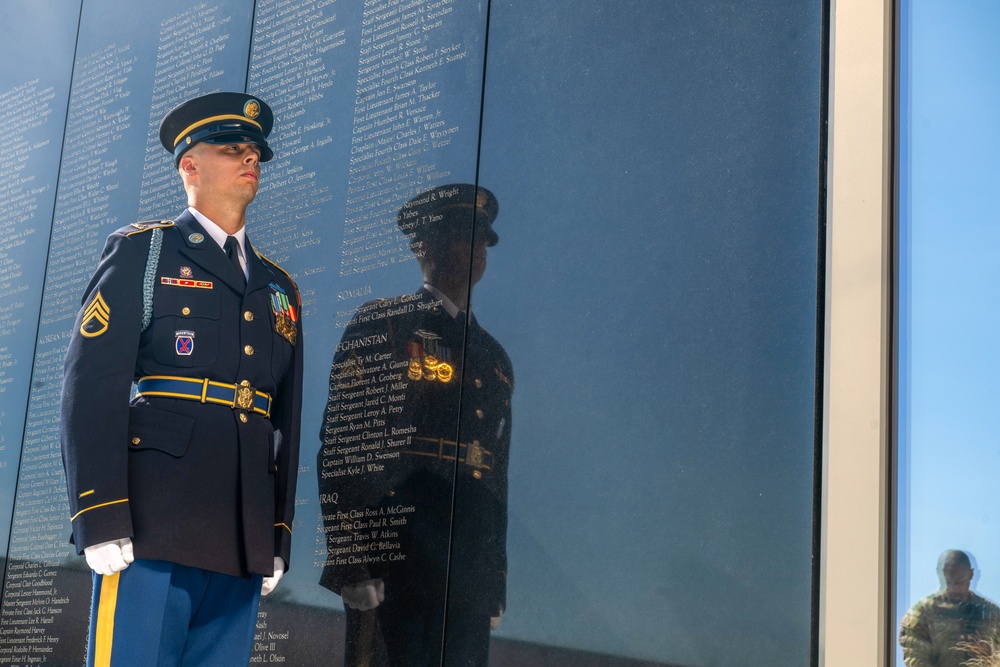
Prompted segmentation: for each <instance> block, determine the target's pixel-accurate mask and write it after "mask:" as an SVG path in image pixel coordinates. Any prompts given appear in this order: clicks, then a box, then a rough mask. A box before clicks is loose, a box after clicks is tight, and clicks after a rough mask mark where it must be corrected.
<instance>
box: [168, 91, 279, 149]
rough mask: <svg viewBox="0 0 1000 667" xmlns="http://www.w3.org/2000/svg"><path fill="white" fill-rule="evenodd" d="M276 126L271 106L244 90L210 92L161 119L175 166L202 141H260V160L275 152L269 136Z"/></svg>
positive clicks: (231, 142) (214, 142) (238, 142)
mask: <svg viewBox="0 0 1000 667" xmlns="http://www.w3.org/2000/svg"><path fill="white" fill-rule="evenodd" d="M273 125H274V114H273V113H271V107H269V106H267V104H266V103H264V101H263V100H261V99H260V98H258V97H254V96H253V95H246V94H244V93H209V94H208V95H202V96H201V97H196V98H194V99H193V100H188V101H187V102H184V103H183V104H180V105H178V106H177V107H174V109H173V110H171V111H170V112H169V113H168V114H167V115H166V116H164V117H163V120H162V121H160V143H161V144H163V147H164V148H166V149H167V150H168V151H170V152H171V153H173V155H174V166H177V165H178V164H180V161H181V157H182V156H183V155H184V152H185V151H187V150H188V149H189V148H191V147H192V146H194V145H195V144H197V143H199V142H205V143H208V144H242V143H247V144H257V145H258V146H259V147H260V161H261V162H267V161H268V160H270V159H271V158H272V157H274V153H273V152H272V151H271V148H270V146H268V145H267V136H268V135H269V134H270V133H271V127H272V126H273Z"/></svg>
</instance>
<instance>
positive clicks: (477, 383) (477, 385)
mask: <svg viewBox="0 0 1000 667" xmlns="http://www.w3.org/2000/svg"><path fill="white" fill-rule="evenodd" d="M482 388H483V381H482V380H480V379H479V378H476V389H482Z"/></svg>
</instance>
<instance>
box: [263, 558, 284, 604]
mask: <svg viewBox="0 0 1000 667" xmlns="http://www.w3.org/2000/svg"><path fill="white" fill-rule="evenodd" d="M283 576H285V561H284V560H283V559H282V558H281V556H275V557H274V574H272V575H271V576H270V577H264V581H263V582H262V583H261V585H260V594H261V595H267V594H268V593H270V592H271V591H273V590H274V587H275V586H277V585H278V582H279V581H281V578H282V577H283Z"/></svg>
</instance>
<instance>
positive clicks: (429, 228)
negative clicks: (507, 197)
mask: <svg viewBox="0 0 1000 667" xmlns="http://www.w3.org/2000/svg"><path fill="white" fill-rule="evenodd" d="M499 211H500V203H499V202H498V201H497V198H496V197H495V196H493V193H492V192H490V191H489V190H487V189H486V188H483V187H478V188H477V187H476V186H475V185H470V184H469V183H452V184H450V185H441V186H438V187H436V188H433V189H431V190H427V191H426V192H422V193H420V194H419V195H417V196H416V197H414V198H413V199H411V200H410V201H408V202H406V203H405V204H403V208H401V209H400V210H399V214H398V215H397V216H396V224H398V225H399V228H400V229H401V230H402V231H403V233H405V234H406V235H407V236H409V237H410V238H412V239H413V240H414V241H436V240H448V239H453V238H461V236H462V235H468V234H470V233H471V232H472V226H473V216H474V218H475V227H476V233H477V234H485V237H486V245H489V246H495V245H496V244H497V242H498V241H499V240H500V237H499V236H498V235H497V233H496V232H495V231H493V221H494V220H496V217H497V213H499Z"/></svg>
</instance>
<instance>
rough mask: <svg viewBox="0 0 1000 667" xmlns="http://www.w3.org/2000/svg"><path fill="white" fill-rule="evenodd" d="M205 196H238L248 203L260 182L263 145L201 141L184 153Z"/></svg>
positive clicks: (183, 165)
mask: <svg viewBox="0 0 1000 667" xmlns="http://www.w3.org/2000/svg"><path fill="white" fill-rule="evenodd" d="M189 155H190V156H191V160H190V161H189V162H188V163H185V162H184V161H183V160H184V158H182V163H181V168H182V169H183V168H190V169H193V171H191V172H189V175H190V174H193V175H194V176H195V178H196V179H197V184H198V189H199V190H200V191H201V194H203V195H218V196H223V197H228V196H236V197H237V198H239V199H242V200H244V201H245V202H246V203H247V204H249V203H250V202H251V201H253V198H254V197H255V196H256V195H257V186H258V184H259V182H260V147H258V146H257V144H205V143H202V144H198V145H197V146H195V147H193V148H192V149H191V150H190V151H188V153H187V154H186V155H185V158H187V157H188V156H189Z"/></svg>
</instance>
